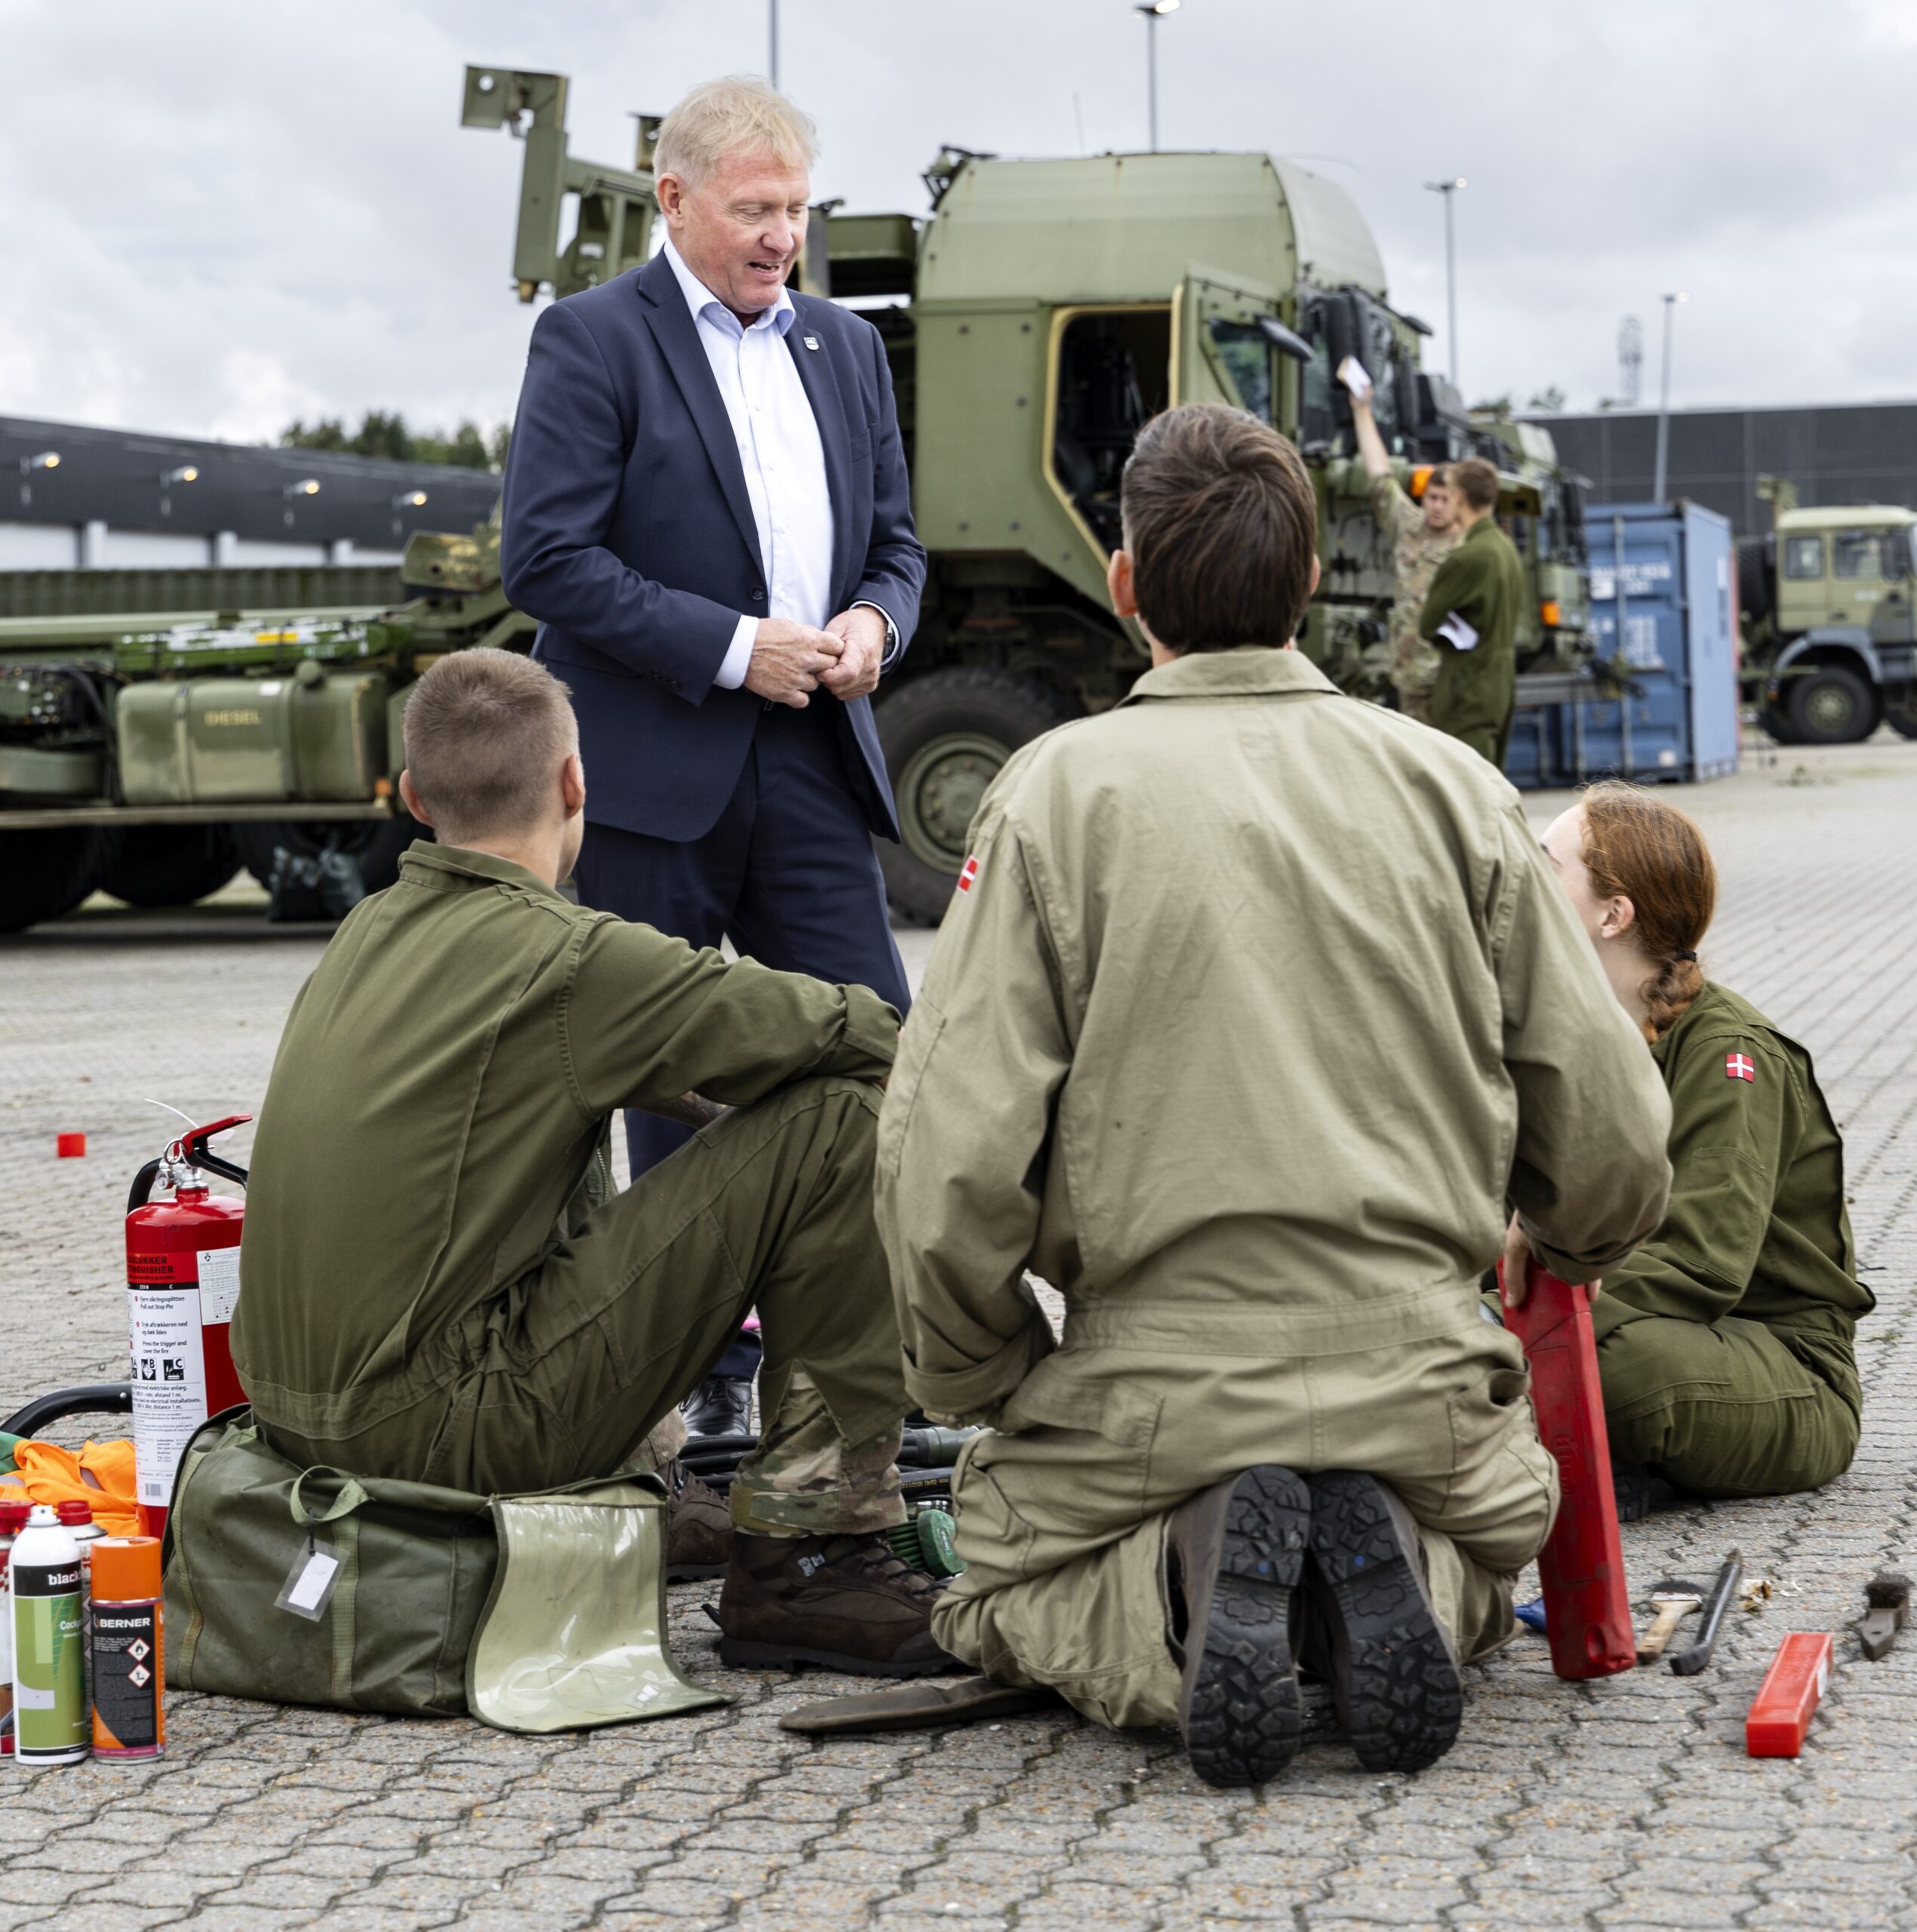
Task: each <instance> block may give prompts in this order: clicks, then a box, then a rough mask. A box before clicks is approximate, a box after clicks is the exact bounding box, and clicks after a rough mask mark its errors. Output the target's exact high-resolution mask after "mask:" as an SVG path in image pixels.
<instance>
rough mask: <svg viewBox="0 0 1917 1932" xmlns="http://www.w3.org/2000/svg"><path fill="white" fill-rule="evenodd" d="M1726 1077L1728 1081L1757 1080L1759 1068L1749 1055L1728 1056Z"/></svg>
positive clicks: (1725, 1062)
mask: <svg viewBox="0 0 1917 1932" xmlns="http://www.w3.org/2000/svg"><path fill="white" fill-rule="evenodd" d="M1724 1077H1725V1079H1727V1080H1749V1081H1752V1082H1753V1083H1755V1081H1756V1079H1757V1068H1756V1066H1755V1063H1754V1062H1753V1061H1752V1059H1751V1057H1750V1056H1749V1054H1725V1057H1724Z"/></svg>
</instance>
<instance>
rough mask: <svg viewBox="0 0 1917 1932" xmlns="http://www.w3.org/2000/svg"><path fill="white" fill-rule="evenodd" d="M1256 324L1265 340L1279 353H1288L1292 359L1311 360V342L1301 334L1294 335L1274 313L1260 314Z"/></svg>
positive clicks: (1298, 360)
mask: <svg viewBox="0 0 1917 1932" xmlns="http://www.w3.org/2000/svg"><path fill="white" fill-rule="evenodd" d="M1258 326H1259V328H1260V329H1261V330H1263V332H1264V337H1265V340H1266V341H1267V342H1268V343H1270V344H1271V346H1272V348H1274V349H1276V350H1277V351H1278V352H1279V355H1288V356H1290V357H1291V358H1292V360H1293V361H1297V362H1309V361H1310V360H1311V344H1310V343H1308V342H1307V341H1306V340H1305V339H1304V337H1303V336H1301V335H1295V334H1293V333H1292V331H1291V330H1289V329H1288V328H1286V327H1285V325H1284V324H1283V323H1282V322H1281V321H1279V319H1278V318H1277V317H1276V316H1275V315H1260V317H1259V318H1258Z"/></svg>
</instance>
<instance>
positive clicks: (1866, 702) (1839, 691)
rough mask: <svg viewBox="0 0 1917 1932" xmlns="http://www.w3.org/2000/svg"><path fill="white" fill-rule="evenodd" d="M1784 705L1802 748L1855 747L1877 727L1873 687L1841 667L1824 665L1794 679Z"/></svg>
mask: <svg viewBox="0 0 1917 1932" xmlns="http://www.w3.org/2000/svg"><path fill="white" fill-rule="evenodd" d="M1784 704H1785V709H1786V715H1788V716H1789V719H1790V728H1791V730H1792V732H1793V733H1794V734H1795V737H1796V741H1797V743H1799V744H1800V745H1854V744H1856V743H1857V742H1858V740H1860V739H1863V738H1867V737H1869V736H1870V734H1871V733H1872V731H1875V729H1876V728H1877V706H1876V704H1875V701H1874V700H1873V699H1872V694H1871V689H1870V687H1869V685H1866V683H1865V682H1864V681H1863V679H1862V678H1860V677H1859V676H1858V675H1857V673H1856V672H1854V671H1847V670H1845V669H1844V667H1843V666H1842V665H1841V664H1820V665H1819V666H1817V669H1815V670H1814V671H1810V672H1806V673H1805V675H1804V676H1802V677H1801V678H1792V679H1791V680H1790V681H1789V687H1788V688H1787V689H1786V691H1785V693H1784Z"/></svg>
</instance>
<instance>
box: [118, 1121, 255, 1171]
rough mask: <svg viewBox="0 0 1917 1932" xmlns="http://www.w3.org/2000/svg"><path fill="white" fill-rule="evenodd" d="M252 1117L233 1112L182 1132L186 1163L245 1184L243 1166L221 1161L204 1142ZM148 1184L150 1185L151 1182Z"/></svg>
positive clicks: (181, 1149) (181, 1143)
mask: <svg viewBox="0 0 1917 1932" xmlns="http://www.w3.org/2000/svg"><path fill="white" fill-rule="evenodd" d="M251 1118H253V1116H252V1115H251V1114H233V1115H229V1117H228V1118H226V1119H225V1120H216V1121H211V1122H209V1123H208V1124H207V1125H206V1126H205V1127H196V1128H194V1129H193V1130H192V1132H191V1133H190V1134H182V1135H181V1136H180V1152H182V1153H183V1154H184V1155H186V1161H187V1164H188V1165H189V1167H195V1168H205V1169H206V1171H208V1173H209V1174H218V1175H220V1176H221V1177H223V1179H225V1180H236V1181H238V1183H239V1184H240V1186H242V1187H244V1186H245V1185H246V1170H245V1168H242V1167H241V1166H239V1165H238V1164H237V1163H235V1162H234V1161H223V1160H222V1159H221V1158H220V1156H219V1155H217V1154H215V1153H212V1152H209V1151H208V1147H207V1144H206V1143H208V1141H209V1140H211V1139H212V1138H213V1137H214V1135H215V1134H224V1133H225V1132H226V1130H227V1129H228V1128H231V1127H244V1126H245V1124H247V1122H248V1121H250V1120H251ZM142 1171H144V1170H142ZM148 1184H149V1186H151V1183H148Z"/></svg>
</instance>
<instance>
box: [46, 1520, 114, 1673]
mask: <svg viewBox="0 0 1917 1932" xmlns="http://www.w3.org/2000/svg"><path fill="white" fill-rule="evenodd" d="M54 1515H56V1516H57V1517H58V1518H60V1527H61V1528H62V1529H63V1530H64V1531H66V1534H68V1535H69V1537H72V1539H73V1540H74V1541H75V1543H78V1545H79V1546H80V1657H81V1661H82V1663H83V1664H84V1666H85V1669H86V1673H87V1702H88V1704H89V1705H91V1703H92V1702H93V1546H94V1544H95V1543H97V1542H99V1540H100V1538H101V1537H103V1536H104V1535H106V1531H104V1530H103V1529H102V1528H101V1527H100V1525H99V1524H97V1523H96V1522H95V1521H94V1519H93V1506H92V1504H91V1503H82V1502H79V1501H78V1500H75V1501H74V1502H71V1503H55V1504H54Z"/></svg>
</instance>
